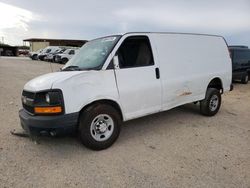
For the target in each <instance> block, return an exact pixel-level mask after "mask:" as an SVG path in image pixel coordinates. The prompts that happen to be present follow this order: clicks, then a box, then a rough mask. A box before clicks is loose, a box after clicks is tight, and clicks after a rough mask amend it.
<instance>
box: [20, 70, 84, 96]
mask: <svg viewBox="0 0 250 188" xmlns="http://www.w3.org/2000/svg"><path fill="white" fill-rule="evenodd" d="M81 73H83V71H65V72H54V73H49V74H44V75H42V76H38V77H36V78H34V79H32V80H30V81H29V82H27V83H26V84H25V86H24V90H27V91H33V92H36V91H42V90H47V89H51V88H52V86H53V83H55V82H57V81H63V80H66V79H69V78H71V77H72V76H75V75H78V74H81Z"/></svg>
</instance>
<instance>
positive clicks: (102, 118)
mask: <svg viewBox="0 0 250 188" xmlns="http://www.w3.org/2000/svg"><path fill="white" fill-rule="evenodd" d="M113 131H114V121H113V119H112V118H111V117H110V116H109V115H107V114H100V115H98V116H96V117H95V118H94V119H93V121H92V123H91V126H90V132H91V135H92V137H93V138H94V139H95V140H96V141H105V140H107V139H109V138H110V136H111V135H112V133H113Z"/></svg>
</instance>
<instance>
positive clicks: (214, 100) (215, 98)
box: [209, 95, 219, 111]
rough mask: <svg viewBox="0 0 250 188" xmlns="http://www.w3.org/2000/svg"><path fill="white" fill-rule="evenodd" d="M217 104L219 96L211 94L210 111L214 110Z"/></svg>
mask: <svg viewBox="0 0 250 188" xmlns="http://www.w3.org/2000/svg"><path fill="white" fill-rule="evenodd" d="M218 105H219V98H218V96H217V95H213V96H212V97H211V99H210V103H209V108H210V110H211V111H215V110H216V109H217V107H218Z"/></svg>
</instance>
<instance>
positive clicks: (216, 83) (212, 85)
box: [207, 77, 224, 93]
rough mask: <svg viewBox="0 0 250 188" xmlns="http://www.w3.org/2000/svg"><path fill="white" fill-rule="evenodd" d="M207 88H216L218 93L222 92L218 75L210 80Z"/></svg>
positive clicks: (221, 83) (221, 84)
mask: <svg viewBox="0 0 250 188" xmlns="http://www.w3.org/2000/svg"><path fill="white" fill-rule="evenodd" d="M208 88H216V89H218V90H219V91H220V93H223V91H224V89H223V82H222V80H221V79H220V78H219V77H215V78H213V79H211V80H210V82H209V84H208V86H207V89H208Z"/></svg>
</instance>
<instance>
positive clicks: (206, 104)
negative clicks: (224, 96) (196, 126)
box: [200, 88, 221, 116]
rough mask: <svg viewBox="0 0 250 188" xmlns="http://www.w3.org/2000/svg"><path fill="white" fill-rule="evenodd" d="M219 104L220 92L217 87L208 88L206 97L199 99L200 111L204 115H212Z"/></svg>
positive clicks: (217, 109)
mask: <svg viewBox="0 0 250 188" xmlns="http://www.w3.org/2000/svg"><path fill="white" fill-rule="evenodd" d="M220 106H221V94H220V91H219V90H218V89H215V88H208V89H207V92H206V97H205V99H204V100H202V101H200V112H201V114H203V115H205V116H214V115H215V114H216V113H217V112H218V111H219V109H220Z"/></svg>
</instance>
